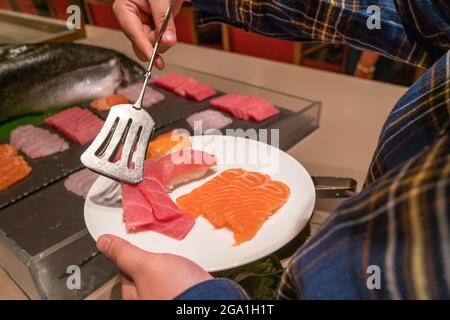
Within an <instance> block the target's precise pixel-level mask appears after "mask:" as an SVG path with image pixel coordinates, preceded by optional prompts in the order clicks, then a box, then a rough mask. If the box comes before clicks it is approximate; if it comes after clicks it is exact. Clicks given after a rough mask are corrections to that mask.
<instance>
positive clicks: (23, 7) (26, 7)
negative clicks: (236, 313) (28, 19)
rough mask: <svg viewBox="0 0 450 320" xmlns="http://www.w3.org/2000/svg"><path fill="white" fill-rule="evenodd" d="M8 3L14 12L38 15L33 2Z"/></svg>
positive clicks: (11, 1) (24, 0)
mask: <svg viewBox="0 0 450 320" xmlns="http://www.w3.org/2000/svg"><path fill="white" fill-rule="evenodd" d="M9 2H10V4H11V6H12V8H13V9H14V10H15V11H19V12H23V13H28V14H38V10H37V8H36V5H35V4H34V2H33V0H10V1H9Z"/></svg>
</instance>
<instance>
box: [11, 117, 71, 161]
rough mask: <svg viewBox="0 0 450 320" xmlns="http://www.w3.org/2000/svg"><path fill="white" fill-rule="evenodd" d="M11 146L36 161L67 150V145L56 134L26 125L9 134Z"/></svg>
mask: <svg viewBox="0 0 450 320" xmlns="http://www.w3.org/2000/svg"><path fill="white" fill-rule="evenodd" d="M10 141H11V144H13V145H14V146H15V147H16V148H17V149H19V150H21V151H23V152H24V153H25V154H26V155H27V156H28V157H30V158H32V159H38V158H42V157H46V156H49V155H52V154H55V153H59V152H62V151H65V150H67V149H69V144H68V143H67V142H66V141H65V140H64V139H62V138H61V137H59V136H58V135H56V134H52V133H50V132H49V131H47V130H45V129H42V128H39V127H35V126H33V125H26V126H22V127H18V128H16V129H14V130H13V131H12V132H11V137H10Z"/></svg>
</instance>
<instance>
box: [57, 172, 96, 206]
mask: <svg viewBox="0 0 450 320" xmlns="http://www.w3.org/2000/svg"><path fill="white" fill-rule="evenodd" d="M97 178H98V174H97V173H95V172H92V171H91V170H89V169H83V170H80V171H78V172H75V173H73V174H71V175H70V176H69V177H68V178H67V179H66V180H65V181H64V187H65V188H66V189H67V191H70V192H72V193H74V194H76V195H77V196H79V197H82V198H83V199H86V196H87V194H88V192H89V189H91V186H92V185H93V184H94V182H95V180H97Z"/></svg>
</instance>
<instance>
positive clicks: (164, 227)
mask: <svg viewBox="0 0 450 320" xmlns="http://www.w3.org/2000/svg"><path fill="white" fill-rule="evenodd" d="M194 224H195V217H193V216H191V215H189V214H183V215H181V216H179V217H177V218H175V219H172V220H169V221H167V222H161V221H158V220H155V221H154V222H153V223H151V224H149V225H147V226H145V227H144V229H146V230H152V231H155V232H158V233H161V234H164V235H166V236H168V237H171V238H174V239H177V240H183V239H184V238H185V237H186V235H187V234H188V233H189V231H191V229H192V228H193V227H194Z"/></svg>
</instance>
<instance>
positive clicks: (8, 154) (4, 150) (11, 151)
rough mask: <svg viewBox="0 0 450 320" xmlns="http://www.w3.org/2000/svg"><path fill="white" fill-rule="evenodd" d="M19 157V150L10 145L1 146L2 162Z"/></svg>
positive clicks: (0, 156) (0, 155)
mask: <svg viewBox="0 0 450 320" xmlns="http://www.w3.org/2000/svg"><path fill="white" fill-rule="evenodd" d="M16 155H17V150H16V148H14V147H13V146H12V145H10V144H6V143H5V144H0V161H1V160H2V159H8V158H12V157H14V156H16Z"/></svg>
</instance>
